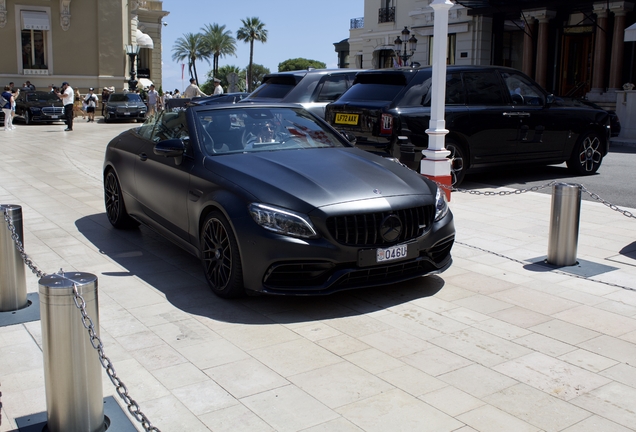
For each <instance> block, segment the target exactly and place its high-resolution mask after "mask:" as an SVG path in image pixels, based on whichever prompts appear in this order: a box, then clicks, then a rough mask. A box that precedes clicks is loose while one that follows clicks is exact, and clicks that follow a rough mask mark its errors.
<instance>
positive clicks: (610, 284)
mask: <svg viewBox="0 0 636 432" xmlns="http://www.w3.org/2000/svg"><path fill="white" fill-rule="evenodd" d="M455 244H459V245H462V246H465V247H467V248H471V249H475V250H478V251H480V252H485V253H488V254H490V255H494V256H496V257H499V258H504V259H507V260H508V261H513V262H516V263H517V264H521V265H528V264H535V263H532V262H529V261H522V260H519V259H516V258H512V257H509V256H506V255H503V254H500V253H499V252H494V251H491V250H488V249H484V248H481V247H479V246H474V245H469V244H467V243H462V242H459V241H455ZM551 271H553V272H554V273H557V274H561V275H565V276H570V277H573V278H576V279H584V280H587V281H590V282H596V283H601V284H603V285H607V286H611V287H614V288H621V289H624V290H628V291H636V288H632V287H628V286H625V285H619V284H615V283H613V282H605V281H602V280H598V279H593V278H591V277H587V276H581V275H577V274H573V273H569V272H565V271H563V270H558V269H552V270H551Z"/></svg>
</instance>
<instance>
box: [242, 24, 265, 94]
mask: <svg viewBox="0 0 636 432" xmlns="http://www.w3.org/2000/svg"><path fill="white" fill-rule="evenodd" d="M241 22H242V23H243V27H241V28H240V29H238V31H237V32H236V38H237V39H238V40H241V41H243V42H246V43H247V42H249V43H250V63H249V66H248V68H247V82H248V85H249V88H248V89H247V91H248V92H251V91H252V62H253V59H254V41H261V43H265V42H267V30H265V24H264V23H262V22H261V20H259V19H258V18H257V17H252V18H249V17H248V18H245V19H242V20H241Z"/></svg>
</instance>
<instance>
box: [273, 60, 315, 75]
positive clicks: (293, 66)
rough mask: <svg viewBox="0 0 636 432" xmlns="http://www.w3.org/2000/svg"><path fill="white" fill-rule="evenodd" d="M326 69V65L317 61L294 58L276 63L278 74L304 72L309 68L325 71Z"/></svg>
mask: <svg viewBox="0 0 636 432" xmlns="http://www.w3.org/2000/svg"><path fill="white" fill-rule="evenodd" d="M326 67H327V65H326V64H325V63H323V62H321V61H318V60H309V59H306V58H295V59H289V60H285V61H284V62H281V63H278V72H285V71H296V70H305V69H309V68H314V69H325V68H326Z"/></svg>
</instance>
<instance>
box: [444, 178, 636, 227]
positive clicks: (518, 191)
mask: <svg viewBox="0 0 636 432" xmlns="http://www.w3.org/2000/svg"><path fill="white" fill-rule="evenodd" d="M435 183H436V184H437V186H439V187H440V188H442V189H445V190H450V191H451V192H460V193H467V194H470V195H484V196H506V195H521V194H523V193H526V192H537V191H539V190H541V189H545V188H548V187H551V186H554V185H555V184H557V183H558V182H556V181H551V182H550V183H546V184H543V185H541V186H532V187H530V188H528V189H515V190H512V191H499V192H493V191H478V190H472V189H460V188H456V187H452V186H451V187H448V186H446V185H443V184H441V183H437V182H435ZM575 184H576V185H577V186H578V187H579V188H580V189H581V192H585V193H586V194H588V195H589V196H590V197H591V198H592V199H594V200H596V201H598V202H600V203H601V204H603V205H605V206H606V207H609V208H610V209H611V210H614V211H617V212H619V213H621V214H622V215H623V216H626V217H628V218H632V219H636V215H634V214H633V213H632V212H630V211H627V210H623V209H621V208H620V207H618V206H617V205H615V204H612V203H611V202H609V201H606V200H604V199H603V198H601V197H600V196H599V195H598V194H596V193H594V192H591V191H589V190H588V189H587V188H586V187H585V186H584V185H582V184H578V183H575Z"/></svg>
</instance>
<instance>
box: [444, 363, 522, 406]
mask: <svg viewBox="0 0 636 432" xmlns="http://www.w3.org/2000/svg"><path fill="white" fill-rule="evenodd" d="M438 378H439V379H440V380H442V381H444V382H445V383H447V384H450V385H452V386H454V387H456V388H458V389H460V390H462V391H464V392H466V393H468V394H470V395H472V396H474V397H476V398H483V397H484V396H486V395H489V394H491V393H495V392H497V391H500V390H502V389H505V388H507V387H510V386H513V385H515V384H517V381H516V380H514V379H512V378H509V377H508V376H506V375H504V374H501V373H499V372H496V371H494V370H492V369H489V368H486V367H484V366H482V365H479V364H472V365H470V366H466V367H464V368H461V369H457V370H455V371H452V372H448V373H446V374H444V375H440V376H439V377H438Z"/></svg>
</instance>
